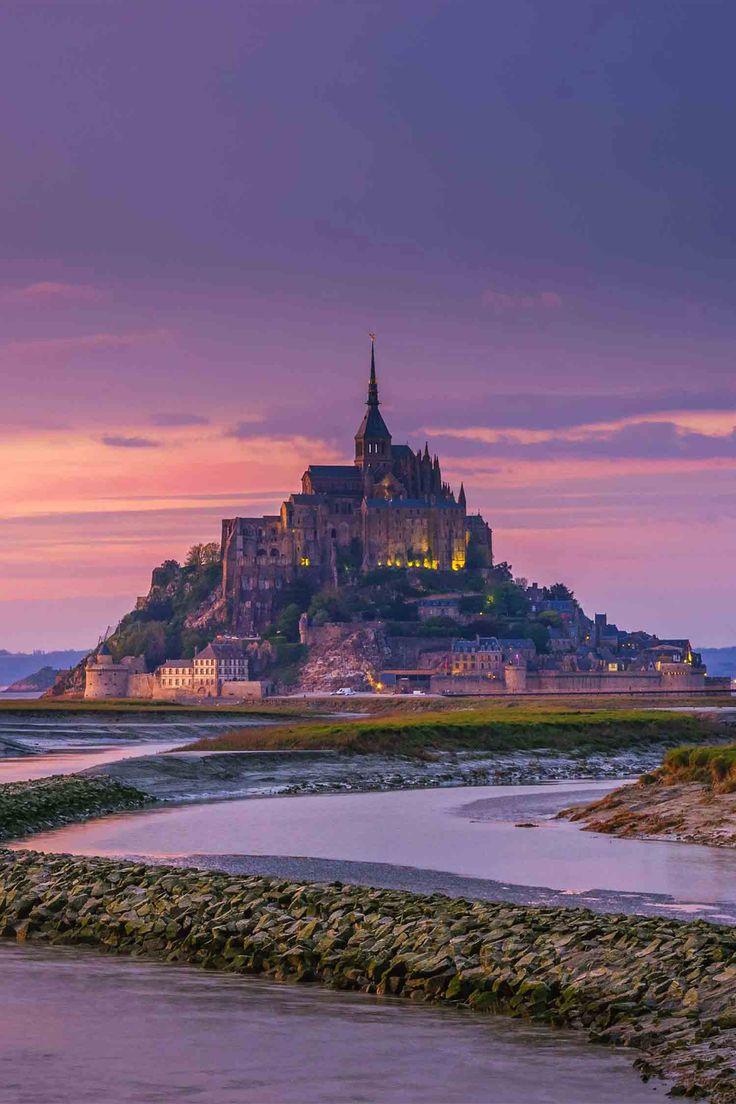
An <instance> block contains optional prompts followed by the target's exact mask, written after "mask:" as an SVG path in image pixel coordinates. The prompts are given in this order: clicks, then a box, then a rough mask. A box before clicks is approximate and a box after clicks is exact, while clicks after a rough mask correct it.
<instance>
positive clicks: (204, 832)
mask: <svg viewBox="0 0 736 1104" xmlns="http://www.w3.org/2000/svg"><path fill="white" fill-rule="evenodd" d="M610 788H611V784H610V783H591V782H568V783H556V784H552V785H544V786H484V787H474V788H468V787H464V788H458V789H440V790H414V791H398V792H391V793H368V794H349V795H342V794H338V795H331V796H308V797H272V798H249V799H246V800H236V801H226V802H215V803H213V804H203V805H190V806H183V807H182V806H180V807H174V808H169V809H161V810H156V811H153V812H142V813H129V814H124V815H121V816H113V817H107V818H105V819H100V820H93V821H89V822H87V823H86V824H77V825H70V826H69V827H66V828H61V829H59V830H57V831H53V832H48V833H45V834H42V835H39V836H35V837H31V838H30V839H29V840H28V843H27V846H30V847H34V848H37V849H39V850H51V851H70V852H74V853H78V854H98V855H101V854H105V855H150V856H156V857H184V856H189V855H198V854H199V855H227V856H233V855H269V856H282V855H283V856H286V855H298V856H309V857H313V858H320V859H339V860H348V861H353V862H363V863H389V864H393V865H399V866H405V867H416V868H420V869H422V870H430V871H448V872H451V873H453V874H457V875H464V876H467V877H471V878H479V879H490V880H494V881H497V882H501V883H512V884H516V885H523V886H546V887H550V888H552V889H555V890H559V891H562V892H563V893H565V892H566V893H571V892H581V891H586V890H594V889H605V890H616V891H620V892H623V893H646V894H667V895H670V896H671V897H672V898H674V900H675V901H678V902H683V903H684V904H686V905H687V904H688V903H690V902H695V903H704V904H706V905H707V904H711V903H712V904H715V903H717V902H730V903H734V902H736V852H735V851H730V850H727V849H716V848H707V847H695V846H691V845H688V844H681V843H666V842H652V841H642V840H622V839H616V838H614V837H611V836H605V835H600V834H597V833H592V832H582V831H581V830H580V829H579V828H578V827H577V825H573V824H570V823H569V822H567V821H557V820H551V819H549V815H550V813H551V812H552V811H553V810H554V809H556V808H561V807H563V806H564V805H566V804H570V803H573V802H575V801H576V800H580V799H581V797H582V796H583V795H585V796H586V797H589V796H594V795H595V794H596V793H602V792H605V791H606V790H607V789H610ZM530 817H533V818H534V820H533V822H534V823H537V824H539V827H537V828H534V829H529V828H518V827H516V826H515V824H516V823H517V822H519V821H527V820H528V819H529V818H530Z"/></svg>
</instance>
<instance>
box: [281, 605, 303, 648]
mask: <svg viewBox="0 0 736 1104" xmlns="http://www.w3.org/2000/svg"><path fill="white" fill-rule="evenodd" d="M301 615H302V611H301V609H300V608H299V606H298V605H297V604H296V602H292V603H291V605H288V606H285V607H284V608H283V609H282V611H281V613H280V614H279V615H278V617H277V618H276V631H277V632H278V633H279V635H280V636H282V637H283V638H284V639H285V640H287V641H289V643H291V644H296V643H298V641H299V618H300V617H301Z"/></svg>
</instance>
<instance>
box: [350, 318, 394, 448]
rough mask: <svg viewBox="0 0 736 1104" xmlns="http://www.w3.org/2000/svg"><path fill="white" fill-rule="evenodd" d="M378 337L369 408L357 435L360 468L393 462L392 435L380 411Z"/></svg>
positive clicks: (372, 356) (373, 363) (369, 384)
mask: <svg viewBox="0 0 736 1104" xmlns="http://www.w3.org/2000/svg"><path fill="white" fill-rule="evenodd" d="M375 344H376V335H375V334H371V371H370V376H369V377H368V401H367V403H366V406H367V407H368V409H367V411H366V413H365V415H364V417H363V421H362V422H361V423H360V426H359V427H358V432H357V433H356V434H355V463H356V464H357V465H358V466H359V467H367V466H376V465H378V464H389V463H390V462H391V434H390V433H389V431H388V426H387V425H386V423H385V422H384V420H383V416H382V414H381V411H380V410H379V409H378V408H379V406H380V402H379V399H378V380H377V378H376V350H375Z"/></svg>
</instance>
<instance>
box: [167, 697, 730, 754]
mask: <svg viewBox="0 0 736 1104" xmlns="http://www.w3.org/2000/svg"><path fill="white" fill-rule="evenodd" d="M718 732H719V726H718V725H716V724H715V723H714V722H712V721H709V720H706V719H704V718H702V717H699V716H694V715H692V714H678V713H662V712H655V711H651V710H631V709H629V710H624V709H618V710H616V709H597V710H584V709H581V710H571V709H570V708H569V706H568V707H567V708H564V707H560V708H558V709H554V708H546V709H545V708H541V707H539V706H536V705H535V706H531V705H530V706H528V707H526V708H517V709H513V710H512V709H509V708H504V707H503V706H502V707H500V708H499V707H497V706H494V707H492V708H491V707H489V706H488V705H487V704H486V706H485V708H484V709H481V708H478V709H455V710H454V711H426V712H423V713H421V714H418V715H415V716H409V715H392V716H386V717H372V718H370V719H365V720H353V721H350V722H348V721H321V722H310V723H303V724H300V725H274V726H270V727H263V728H256V727H251V728H245V729H234V730H233V731H232V732H227V733H223V735H221V736H216V737H215V738H214V739H210V738H207V739H203V740H198V741H197V742H196V743H193V744H189V745H187V749H188V750H190V749H195V750H210V751H212V750H220V751H255V750H269V749H270V750H286V749H300V750H307V749H309V750H315V751H317V750H325V749H332V750H337V751H342V752H346V753H353V754H359V755H363V754H371V753H374V754H384V755H385V754H389V755H408V756H423V755H427V754H431V753H432V752H435V751H447V750H450V751H452V750H464V749H468V750H472V749H475V750H480V751H490V752H492V751H496V752H507V751H531V750H534V749H541V748H547V749H551V750H556V751H559V752H573V753H580V754H587V753H590V752H594V751H598V752H605V751H615V750H623V749H625V748H634V747H637V746H651V745H652V744H661V745H662V746H667V745H668V744H675V743H679V742H680V741H682V740H690V741H699V740H706V739H710V740H713V739H714V737H716V736H717V734H718Z"/></svg>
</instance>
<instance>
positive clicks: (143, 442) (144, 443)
mask: <svg viewBox="0 0 736 1104" xmlns="http://www.w3.org/2000/svg"><path fill="white" fill-rule="evenodd" d="M102 443H103V445H107V447H108V448H122V449H151V448H161V442H160V441H154V440H153V439H152V438H151V437H123V436H121V435H118V434H114V433H106V434H105V435H104V436H103V437H102Z"/></svg>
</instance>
